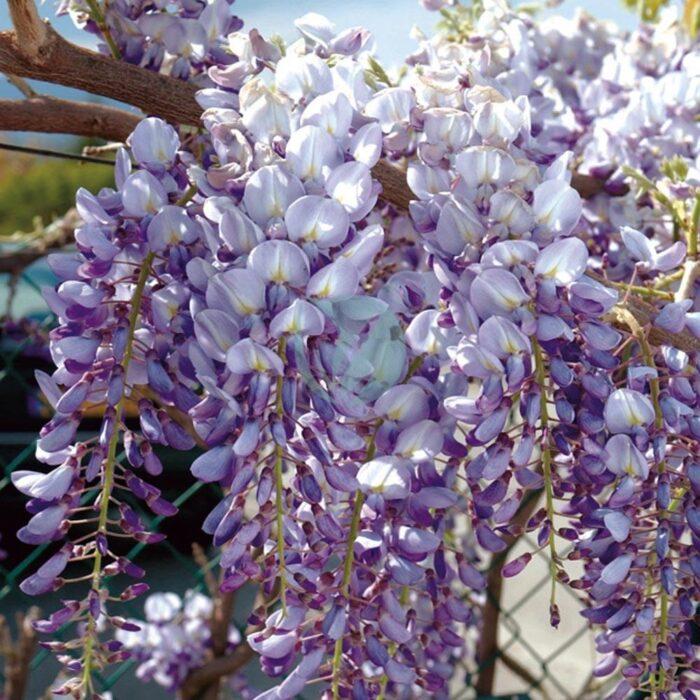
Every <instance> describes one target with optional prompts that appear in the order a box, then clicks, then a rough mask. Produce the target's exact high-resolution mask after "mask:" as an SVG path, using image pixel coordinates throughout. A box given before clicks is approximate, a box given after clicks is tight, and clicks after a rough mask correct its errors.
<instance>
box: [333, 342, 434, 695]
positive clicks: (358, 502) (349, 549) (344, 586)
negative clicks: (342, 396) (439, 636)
mask: <svg viewBox="0 0 700 700" xmlns="http://www.w3.org/2000/svg"><path fill="white" fill-rule="evenodd" d="M423 359H424V358H423V356H422V355H418V356H416V357H414V358H413V360H412V361H411V363H410V364H409V366H408V370H407V372H406V376H405V377H404V380H403V383H406V382H407V381H408V380H409V379H410V378H411V377H412V376H413V375H414V374H415V373H416V372H417V371H418V370H419V369H420V367H421V365H422V364H423ZM383 423H384V421H383V420H379V421H378V422H377V425H376V426H375V429H374V430H373V431H372V433H371V435H370V437H369V440H368V442H367V454H366V457H365V462H369V461H371V460H372V459H374V456H375V455H376V454H377V442H376V440H377V431H378V430H379V428H380V427H381V426H382V424H383ZM364 503H365V496H364V494H363V493H362V491H359V490H358V491H356V492H355V505H354V507H353V511H352V520H351V522H350V533H349V534H348V541H347V546H346V550H345V564H344V567H343V580H342V583H341V591H342V593H343V595H344V596H345V597H347V596H348V591H349V588H350V577H351V576H352V565H353V561H354V559H355V556H354V549H355V540H356V539H357V532H358V530H359V527H360V514H361V513H362V506H363V505H364ZM342 658H343V639H342V637H341V638H340V639H337V640H336V642H335V648H334V650H333V662H332V666H331V675H332V678H333V682H332V683H331V691H332V694H333V700H338V698H339V697H340V696H339V689H340V678H339V676H340V664H341V661H342Z"/></svg>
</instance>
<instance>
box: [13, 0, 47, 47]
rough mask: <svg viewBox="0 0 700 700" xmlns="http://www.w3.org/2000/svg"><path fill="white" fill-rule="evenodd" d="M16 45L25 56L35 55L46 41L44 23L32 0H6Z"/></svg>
mask: <svg viewBox="0 0 700 700" xmlns="http://www.w3.org/2000/svg"><path fill="white" fill-rule="evenodd" d="M7 4H8V6H9V8H10V16H11V17H12V24H13V25H14V27H15V31H16V32H17V39H18V47H19V49H20V51H21V52H22V53H23V54H24V55H25V56H36V55H38V53H39V51H40V50H41V47H42V45H43V44H44V42H45V41H46V24H45V23H44V22H42V21H41V18H40V17H39V13H38V12H37V9H36V5H35V4H34V1H33V0H7Z"/></svg>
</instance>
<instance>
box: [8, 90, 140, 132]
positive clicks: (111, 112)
mask: <svg viewBox="0 0 700 700" xmlns="http://www.w3.org/2000/svg"><path fill="white" fill-rule="evenodd" d="M139 120H140V117H139V116H138V115H137V114H131V113H130V112H126V111H125V110H122V109H116V108H114V107H108V106H106V105H100V104H90V103H89V102H70V101H69V100H60V99H57V98H55V97H44V96H37V97H31V98H29V99H26V100H0V131H39V132H42V133H45V134H73V135H75V136H88V137H99V138H103V139H106V140H108V141H124V140H125V139H126V137H127V136H128V135H129V134H130V133H131V132H132V131H133V130H134V128H135V127H136V125H137V124H138V123H139Z"/></svg>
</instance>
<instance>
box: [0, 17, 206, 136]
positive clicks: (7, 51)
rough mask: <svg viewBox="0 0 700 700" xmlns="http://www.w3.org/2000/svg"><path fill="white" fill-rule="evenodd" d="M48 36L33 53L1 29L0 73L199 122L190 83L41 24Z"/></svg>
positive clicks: (168, 117)
mask: <svg viewBox="0 0 700 700" xmlns="http://www.w3.org/2000/svg"><path fill="white" fill-rule="evenodd" d="M42 26H43V27H44V28H45V38H44V40H43V41H42V42H41V43H40V44H39V46H38V49H37V50H36V51H33V52H31V53H28V52H27V51H25V50H24V49H23V47H22V42H21V38H20V32H19V31H16V32H15V31H9V32H0V71H2V72H3V73H9V74H11V75H16V76H19V77H21V78H33V79H35V80H44V81H46V82H49V83H55V84H57V85H65V86H67V87H72V88H76V89H78V90H84V91H85V92H89V93H91V94H93V95H101V96H102V97H109V98H111V99H113V100H117V101H118V102H124V103H126V104H130V105H133V106H134V107H138V108H139V109H140V110H142V111H143V112H145V113H146V114H154V115H157V116H159V117H162V118H163V119H166V120H168V121H171V122H173V123H176V124H187V125H192V126H199V123H200V116H201V114H202V109H201V107H200V106H199V105H198V104H197V102H196V100H195V98H194V94H195V92H196V91H197V87H196V86H195V85H192V84H191V83H185V82H183V81H181V80H177V79H175V78H171V77H169V76H167V75H161V74H160V73H156V72H154V71H149V70H146V69H144V68H139V67H138V66H134V65H131V64H130V63H124V62H121V61H116V60H115V59H113V58H108V57H107V56H103V55H102V54H99V53H96V52H94V51H89V50H88V49H84V48H81V47H80V46H76V45H75V44H71V43H70V42H69V41H66V40H65V39H63V38H62V37H61V36H60V35H59V34H57V33H56V32H55V31H54V30H53V29H52V28H51V26H50V25H48V24H43V23H42Z"/></svg>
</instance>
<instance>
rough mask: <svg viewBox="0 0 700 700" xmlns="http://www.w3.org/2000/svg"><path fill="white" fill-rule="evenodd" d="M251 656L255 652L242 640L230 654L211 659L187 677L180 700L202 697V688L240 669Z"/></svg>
mask: <svg viewBox="0 0 700 700" xmlns="http://www.w3.org/2000/svg"><path fill="white" fill-rule="evenodd" d="M253 656H255V652H254V651H253V650H252V649H251V648H250V647H249V646H248V644H247V643H246V642H245V640H244V641H242V642H241V643H240V644H239V645H238V646H237V647H236V648H235V649H234V650H233V651H232V652H231V653H230V654H228V655H226V656H219V657H217V658H214V659H212V660H211V661H209V662H208V663H206V664H205V665H204V666H202V667H201V668H198V669H196V670H195V671H193V672H192V673H191V674H190V675H189V676H188V677H187V680H186V681H185V682H184V683H183V685H182V687H181V688H180V700H197V699H198V698H203V697H204V696H203V695H202V694H201V693H202V690H204V689H206V688H209V687H210V686H211V685H212V684H213V683H217V684H218V683H219V681H220V679H221V678H225V677H226V676H230V675H232V674H234V673H236V671H240V670H241V669H242V668H243V667H244V666H245V665H246V664H247V663H248V662H249V661H250V660H251V659H252V658H253Z"/></svg>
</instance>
